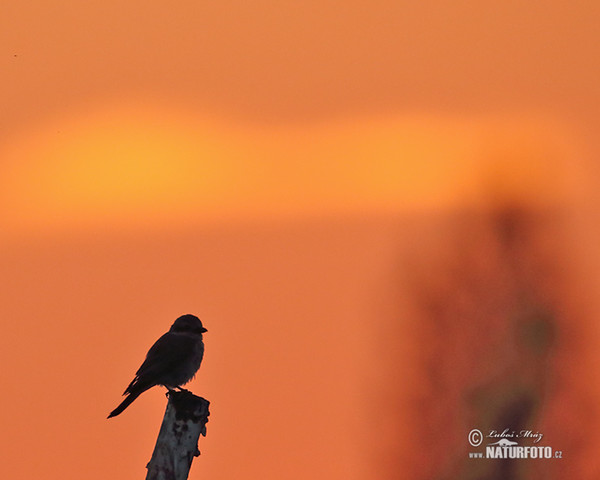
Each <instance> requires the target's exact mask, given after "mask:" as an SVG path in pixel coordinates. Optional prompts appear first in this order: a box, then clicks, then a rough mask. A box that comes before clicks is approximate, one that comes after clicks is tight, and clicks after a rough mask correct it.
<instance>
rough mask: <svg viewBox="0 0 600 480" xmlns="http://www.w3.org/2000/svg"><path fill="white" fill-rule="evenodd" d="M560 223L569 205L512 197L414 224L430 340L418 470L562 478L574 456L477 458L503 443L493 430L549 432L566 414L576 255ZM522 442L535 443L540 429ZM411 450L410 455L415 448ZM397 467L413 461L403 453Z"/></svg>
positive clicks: (419, 297)
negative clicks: (567, 334) (569, 251)
mask: <svg viewBox="0 0 600 480" xmlns="http://www.w3.org/2000/svg"><path fill="white" fill-rule="evenodd" d="M560 224H561V216H560V214H559V213H558V212H554V211H552V210H550V209H547V210H544V209H536V208H529V207H520V206H519V205H502V206H499V207H497V208H496V209H492V210H489V211H487V212H481V211H479V212H475V211H472V212H463V213H461V214H453V215H447V216H443V215H442V216H439V217H437V218H435V219H432V220H431V221H430V223H428V224H427V227H425V228H424V227H423V226H422V225H421V226H418V227H415V230H414V231H413V232H411V233H410V234H412V235H415V238H418V239H419V240H418V241H415V242H414V243H413V247H412V251H409V252H406V253H405V254H406V259H405V260H403V262H402V272H403V273H402V274H403V275H406V277H407V278H408V280H405V282H408V291H407V292H403V295H408V297H409V299H408V302H409V303H410V304H411V305H412V308H413V311H414V312H415V318H413V319H411V321H410V322H409V323H410V325H409V326H408V327H404V330H405V331H411V330H412V329H414V331H415V332H416V333H415V336H414V339H413V341H414V342H415V344H416V345H419V347H420V348H418V349H416V352H417V354H416V355H417V358H415V359H414V361H415V363H416V365H417V368H418V369H419V371H420V374H418V375H417V378H418V379H419V380H418V381H419V384H417V385H415V386H414V389H413V391H414V392H415V394H414V398H413V403H412V405H413V406H412V409H413V411H412V412H409V414H408V417H410V418H413V417H414V418H418V419H419V422H420V424H415V425H414V426H413V429H414V430H415V438H414V439H413V440H414V444H415V452H413V458H414V468H413V471H414V472H415V473H416V476H415V478H422V479H440V480H454V479H456V480H459V479H460V480H463V479H464V480H471V479H472V480H475V479H477V480H517V479H542V478H543V479H552V478H561V477H560V476H559V472H560V471H563V470H560V469H563V468H565V467H566V462H564V461H563V463H561V464H560V465H559V464H558V463H557V462H552V461H543V460H542V461H540V460H531V459H519V460H518V461H515V460H514V459H507V460H504V459H473V458H469V452H484V451H485V446H486V445H487V444H491V443H494V442H496V441H498V440H499V438H485V437H486V435H487V434H488V433H490V432H491V431H494V430H495V431H497V432H503V431H505V430H508V431H509V432H517V433H518V432H522V431H532V432H541V433H544V430H545V428H546V427H547V426H552V425H553V423H556V422H558V421H559V419H552V418H547V417H545V416H544V412H545V411H546V410H547V407H548V404H549V403H551V402H552V401H555V399H554V398H553V397H551V395H550V392H551V391H552V390H554V391H556V390H557V388H559V385H558V379H559V378H560V377H559V376H558V375H557V373H556V371H555V368H556V367H555V365H556V362H555V354H556V352H557V351H558V350H559V349H560V348H561V328H559V325H561V326H562V325H564V322H563V320H562V319H561V313H560V312H561V308H560V304H561V301H562V299H561V298H560V292H561V285H562V284H563V283H564V281H565V280H564V278H563V277H564V276H563V275H562V274H561V272H562V271H563V269H562V266H563V265H562V262H564V261H565V260H564V259H565V257H564V252H563V251H562V249H561V247H562V246H561V244H560V241H559V236H558V235H553V234H552V233H551V232H556V230H557V229H558V228H559V226H560ZM424 236H427V237H428V238H424ZM394 369H395V367H389V368H388V374H389V375H395V373H394ZM550 387H551V388H550ZM399 395H404V393H399ZM399 400H400V399H399ZM398 403H399V404H400V402H398ZM474 428H478V429H480V430H481V431H482V432H483V433H484V442H483V444H482V445H481V446H480V447H479V448H474V447H472V446H470V445H469V444H468V441H467V438H468V433H469V431H470V430H471V429H474ZM511 440H517V441H518V444H519V445H521V446H527V445H531V446H533V445H534V443H533V440H532V439H531V438H512V439H511ZM553 440H554V441H557V440H563V441H564V440H565V439H564V438H563V439H556V438H552V439H550V438H548V437H547V436H546V437H545V438H543V441H541V442H540V443H539V445H544V446H545V445H552V441H553ZM536 445H537V444H536ZM417 447H418V449H419V450H424V451H425V452H426V453H418V452H417V450H416V449H417ZM401 456H402V457H403V458H404V460H403V461H404V463H406V457H409V455H407V454H406V452H398V458H400V457H401ZM426 459H429V461H428V462H427V461H425V460H426ZM397 466H398V468H404V465H403V464H402V461H398V463H397ZM394 473H396V474H397V473H398V472H397V471H396V472H393V467H392V469H391V470H390V475H389V477H388V478H397V475H395V474H394Z"/></svg>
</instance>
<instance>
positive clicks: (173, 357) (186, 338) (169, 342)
mask: <svg viewBox="0 0 600 480" xmlns="http://www.w3.org/2000/svg"><path fill="white" fill-rule="evenodd" d="M206 331H207V330H206V328H204V327H203V326H202V322H201V321H200V319H199V318H198V317H196V316H194V315H190V314H188V315H182V316H181V317H179V318H178V319H177V320H175V322H174V323H173V325H171V328H170V329H169V331H168V332H167V333H165V334H164V335H163V336H162V337H160V338H159V339H158V340H157V341H156V343H155V344H154V345H152V347H151V348H150V350H148V353H147V354H146V360H144V363H142V366H141V367H140V368H139V370H138V371H137V372H136V373H135V378H134V379H133V381H132V382H131V383H130V384H129V386H128V387H127V389H126V390H125V392H124V393H123V395H127V397H126V398H125V400H123V402H122V403H121V404H120V405H119V406H118V407H117V408H115V409H114V410H113V411H112V412H110V415H109V416H108V418H111V417H116V416H117V415H119V414H120V413H121V412H122V411H123V410H125V409H126V408H127V407H128V406H129V405H131V403H132V402H133V401H134V400H135V399H136V398H137V397H139V396H140V395H141V394H142V393H144V392H145V391H146V390H148V389H149V388H152V387H154V386H155V385H163V386H165V387H167V389H169V390H173V389H175V388H180V386H181V385H184V384H186V383H187V382H189V381H190V380H191V379H192V378H194V376H195V375H196V372H197V371H198V369H199V368H200V363H201V362H202V357H203V355H204V343H203V342H202V334H203V333H204V332H206ZM180 389H181V388H180Z"/></svg>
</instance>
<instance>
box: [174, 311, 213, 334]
mask: <svg viewBox="0 0 600 480" xmlns="http://www.w3.org/2000/svg"><path fill="white" fill-rule="evenodd" d="M169 331H170V332H181V333H183V332H185V333H196V334H198V335H201V334H203V333H204V332H206V331H208V330H206V328H204V326H203V325H202V322H201V321H200V319H199V318H198V317H196V316H195V315H190V314H189V313H188V314H187V315H182V316H181V317H179V318H178V319H177V320H175V322H174V323H173V325H171V328H170V330H169Z"/></svg>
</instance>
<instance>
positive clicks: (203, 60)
mask: <svg viewBox="0 0 600 480" xmlns="http://www.w3.org/2000/svg"><path fill="white" fill-rule="evenodd" d="M598 20H600V18H599V12H598V5H597V2H594V1H575V2H570V3H568V4H566V3H564V2H551V3H548V2H527V3H526V4H525V3H523V2H503V3H501V4H498V3H497V2H452V3H449V2H442V1H432V0H428V1H425V2H417V3H415V2H412V3H408V2H397V1H396V2H394V1H376V2H368V3H367V2H334V1H329V0H326V1H323V0H320V1H318V2H317V1H314V2H310V1H309V2H303V3H302V4H295V3H292V2H287V3H286V2H258V3H257V2H252V3H248V2H245V3H244V2H239V1H220V2H212V3H211V2H208V3H207V2H193V1H187V0H186V1H183V2H178V3H177V4H176V5H171V4H167V3H165V2H162V1H146V2H135V1H134V2H128V3H127V4H123V3H122V2H120V3H117V2H113V1H112V0H109V1H102V2H99V1H96V0H92V1H90V2H85V4H83V3H82V4H66V3H65V4H56V2H46V1H26V2H16V3H15V2H13V3H10V2H5V4H3V5H1V6H0V22H1V27H0V72H1V74H0V87H1V88H0V92H1V93H0V96H1V100H0V106H1V110H2V115H0V218H1V219H2V225H3V227H2V231H1V232H0V265H1V267H0V271H2V272H4V275H2V277H1V280H0V281H1V282H2V285H1V286H0V318H2V327H3V330H4V334H3V335H2V337H1V338H0V363H1V364H2V365H4V368H2V369H1V370H0V372H1V373H0V379H1V380H2V384H3V385H5V389H6V392H5V395H4V396H3V398H2V400H0V411H2V412H3V413H2V414H1V417H0V419H1V425H2V428H3V432H4V435H2V436H1V437H0V451H2V452H4V455H5V460H4V461H3V468H4V470H3V471H4V472H5V474H6V475H8V476H10V478H14V479H21V478H23V479H29V478H46V479H53V478H57V479H58V478H61V479H63V478H71V477H73V478H75V477H81V476H82V475H84V476H85V477H86V478H90V479H92V480H93V479H95V478H98V479H100V478H113V479H120V478H123V479H125V478H132V477H134V476H141V475H143V474H144V472H145V470H144V466H145V464H146V462H147V460H148V459H149V457H150V454H151V451H152V446H153V444H154V441H155V435H156V433H157V431H158V427H159V424H160V419H161V418H162V413H163V409H164V403H165V400H164V397H163V395H162V393H161V392H159V391H158V389H156V391H151V392H148V393H146V394H144V395H143V396H142V397H141V398H140V399H139V400H138V401H136V403H135V404H134V405H133V406H132V407H131V409H130V410H128V411H127V412H126V414H124V415H123V416H122V417H118V418H117V419H114V420H111V421H107V420H106V419H105V417H106V415H107V414H108V412H109V411H110V410H111V409H112V408H114V406H115V405H116V404H117V403H118V402H119V395H120V393H121V392H122V390H123V389H124V388H125V386H126V385H127V383H128V382H129V381H130V379H131V378H130V377H131V375H132V374H133V372H134V371H135V369H137V367H138V366H139V363H140V362H141V360H142V359H143V355H144V353H145V352H146V350H147V348H148V347H149V346H150V345H151V343H152V342H153V341H154V340H155V339H156V338H157V337H158V336H159V335H160V334H162V333H163V332H164V331H165V330H166V329H167V328H168V327H169V325H170V323H171V322H172V321H173V320H174V318H176V317H177V316H178V315H180V314H183V313H188V312H189V313H195V314H197V315H199V316H200V317H201V318H202V319H203V321H204V323H205V325H206V326H207V328H208V329H209V332H208V334H207V337H206V344H207V354H206V359H205V362H204V365H203V367H202V369H201V372H200V374H199V377H198V379H197V380H196V381H195V382H194V383H192V384H191V388H192V390H194V391H195V392H196V393H198V394H201V395H203V396H206V397H207V398H208V399H209V400H210V401H211V402H212V405H211V412H212V416H211V420H210V423H209V424H208V437H207V438H206V439H201V443H200V450H201V451H202V452H203V453H202V457H200V458H199V459H196V460H195V462H194V466H193V468H192V476H191V477H190V478H223V479H234V478H236V479H237V478H265V479H267V478H278V479H280V478H289V479H295V478H297V479H305V478H323V479H340V480H341V479H344V480H352V479H371V478H372V479H375V478H383V477H382V476H380V475H379V473H380V470H379V469H378V467H376V466H374V460H373V459H374V458H376V455H374V453H373V451H374V450H376V449H377V448H378V446H380V445H379V442H381V443H383V442H384V440H385V441H387V440H389V439H390V438H391V439H393V441H394V442H397V444H398V445H400V446H401V447H403V448H404V447H405V448H406V451H408V449H409V448H411V445H410V442H409V440H408V439H409V438H410V435H411V430H410V428H413V427H415V426H414V424H412V423H411V424H410V425H411V426H410V427H409V426H406V431H398V432H396V431H393V432H390V431H388V430H386V432H387V433H386V435H387V436H386V435H382V437H381V438H384V437H385V438H384V440H381V438H380V437H379V436H378V435H377V434H376V433H374V432H373V431H370V430H369V429H370V428H371V427H372V426H373V425H379V426H381V425H382V424H385V419H382V418H381V417H376V415H374V414H372V413H371V412H372V410H373V409H375V410H377V406H374V405H373V402H374V401H376V397H377V394H378V393H377V392H373V391H371V390H370V388H371V387H372V386H373V385H376V386H378V387H377V388H381V389H382V391H383V390H385V388H384V387H383V385H384V384H386V382H389V381H390V379H389V378H387V377H385V376H384V375H383V374H382V373H381V372H380V371H379V370H378V368H379V366H380V365H381V364H380V362H381V359H382V355H383V356H384V357H385V354H382V352H380V351H379V350H378V345H380V344H378V343H377V342H378V335H379V334H380V333H381V330H382V328H383V327H382V325H384V323H385V322H386V321H391V320H395V319H396V315H398V313H397V312H396V311H395V309H396V305H395V303H394V302H395V301H396V300H395V298H394V297H393V296H386V294H382V292H391V291H394V290H393V288H392V287H395V285H391V282H392V280H391V278H392V277H393V275H392V273H393V271H394V269H395V268H396V267H397V264H396V262H398V258H399V255H400V252H405V251H409V250H410V248H414V244H413V243H411V242H415V243H419V242H416V241H415V240H414V239H413V240H410V241H408V240H406V239H404V237H403V228H404V226H406V225H412V224H411V223H410V222H411V220H410V219H415V218H417V219H419V218H430V217H429V215H440V214H442V215H443V214H444V212H448V211H456V210H459V209H475V210H476V209H480V208H482V207H486V206H490V205H493V204H495V203H496V202H498V201H500V202H504V201H506V202H509V203H510V202H516V203H525V204H527V205H537V206H539V205H544V206H548V205H551V206H553V207H556V206H558V207H560V208H573V206H574V205H577V206H583V207H582V208H581V209H578V211H579V212H580V213H581V212H583V213H584V214H589V211H590V210H593V203H592V202H591V201H590V199H594V198H595V197H594V196H593V195H591V194H589V191H590V186H593V173H594V172H596V168H597V166H598V165H599V164H598V162H595V161H594V159H595V156H597V155H598V154H599V153H600V142H598V140H597V134H596V131H597V126H598V123H597V118H596V116H597V112H598V111H600V94H599V90H598V84H599V81H600V75H599V73H600V71H599V70H598V69H599V67H598V62H597V60H596V59H597V58H600V42H599V41H598V40H600V39H599V38H598V37H599V36H598V33H597V25H598ZM591 215H593V212H592V214H591ZM436 218H437V217H436ZM591 218H592V219H594V218H595V217H594V216H592V217H591ZM588 220H589V218H588ZM417 223H418V222H417ZM590 232H591V233H590ZM595 232H596V230H588V234H589V235H588V236H587V237H586V240H585V242H584V243H585V249H584V251H591V248H592V244H593V239H594V238H597V236H596V235H597V234H596V233H595ZM413 233H414V232H413ZM422 243H423V248H424V249H426V248H427V245H429V244H430V243H431V242H430V241H428V239H427V238H424V239H422ZM579 261H580V263H581V264H586V265H587V268H588V269H589V268H591V267H590V266H589V265H590V264H589V263H586V262H587V259H583V258H581V259H579ZM594 265H595V263H594ZM583 270H585V269H583ZM583 270H582V271H583ZM585 271H587V272H588V273H589V270H585ZM390 295H391V294H390ZM590 308H592V307H590ZM594 308H595V307H594ZM392 312H394V313H392ZM401 313H402V314H408V310H406V311H402V312H401ZM400 316H402V315H400ZM591 331H592V334H591V337H590V338H592V340H590V342H591V343H590V344H588V347H589V345H592V346H594V345H595V343H594V340H593V339H594V338H596V337H594V335H595V334H596V333H595V331H593V330H591ZM411 339H414V337H412V336H411V333H410V332H407V333H406V335H403V336H402V338H401V339H398V341H397V343H396V344H395V345H394V347H395V348H396V349H397V351H396V352H395V355H397V357H394V358H395V359H397V358H400V359H401V360H402V365H403V368H404V370H405V371H404V377H403V378H404V379H405V380H406V383H405V384H404V383H403V384H402V385H400V383H401V382H398V383H399V384H398V387H397V388H398V391H399V392H400V393H403V392H404V390H403V389H405V390H406V396H407V398H408V397H409V396H410V390H411V388H413V387H415V386H416V387H417V388H418V381H419V380H418V372H417V373H416V372H415V371H414V364H411V361H412V362H414V358H413V357H411V355H412V353H414V351H415V346H414V345H410V341H411ZM589 348H590V351H591V347H589ZM411 352H412V353H411ZM586 352H587V350H586ZM586 355H587V353H586ZM592 361H593V359H592V360H589V359H588V362H590V363H591V362H592ZM585 365H588V363H586V364H585ZM411 382H416V383H414V384H411ZM590 388H591V387H590ZM382 411H383V410H382ZM406 418H407V421H408V420H409V418H410V414H409V413H406ZM407 425H408V423H407ZM383 428H384V429H385V428H386V427H385V425H384V427H383ZM382 448H383V446H382ZM404 460H405V461H406V462H407V465H408V464H409V459H406V458H405V459H404ZM594 466H595V464H594ZM411 468H414V471H408V473H409V474H410V473H414V475H415V477H414V478H420V477H418V475H419V474H422V471H419V469H418V468H419V467H418V466H413V467H411ZM590 471H591V467H590ZM592 473H593V472H592ZM588 474H589V472H588ZM581 478H585V477H584V476H582V477H581ZM588 478H594V477H593V475H592V474H589V477H588Z"/></svg>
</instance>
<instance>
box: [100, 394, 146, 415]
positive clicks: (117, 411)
mask: <svg viewBox="0 0 600 480" xmlns="http://www.w3.org/2000/svg"><path fill="white" fill-rule="evenodd" d="M146 390H147V388H144V389H143V390H138V391H136V392H130V393H129V395H127V397H125V400H123V401H122V402H121V404H120V405H119V406H118V407H117V408H115V409H114V410H113V411H112V412H110V415H109V416H108V417H107V418H112V417H116V416H117V415H119V414H120V413H121V412H123V410H125V409H126V408H127V407H128V406H129V405H131V404H132V403H133V401H134V400H135V399H136V398H137V397H139V396H140V395H141V394H142V393H144V392H145V391H146Z"/></svg>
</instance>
